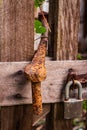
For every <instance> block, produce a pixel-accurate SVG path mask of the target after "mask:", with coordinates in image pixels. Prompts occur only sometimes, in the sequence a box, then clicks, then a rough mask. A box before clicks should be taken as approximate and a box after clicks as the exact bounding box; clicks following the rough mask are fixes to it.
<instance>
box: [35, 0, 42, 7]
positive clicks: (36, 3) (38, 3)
mask: <svg viewBox="0 0 87 130" xmlns="http://www.w3.org/2000/svg"><path fill="white" fill-rule="evenodd" d="M43 1H45V0H34V4H35V6H36V7H40V6H41V5H42V3H43Z"/></svg>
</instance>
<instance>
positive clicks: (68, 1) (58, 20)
mask: <svg viewBox="0 0 87 130" xmlns="http://www.w3.org/2000/svg"><path fill="white" fill-rule="evenodd" d="M49 3H50V16H49V18H50V19H49V21H50V27H51V34H50V38H49V39H50V41H49V44H50V46H51V48H52V52H53V54H52V56H53V59H56V60H75V59H76V58H77V53H78V30H79V0H75V1H74V0H55V1H54V0H50V1H49ZM63 113H64V107H63V103H56V104H52V107H51V111H50V114H49V115H48V118H47V121H48V123H47V130H48V129H49V130H63V129H64V130H72V129H73V128H72V120H64V116H63ZM49 124H50V128H49Z"/></svg>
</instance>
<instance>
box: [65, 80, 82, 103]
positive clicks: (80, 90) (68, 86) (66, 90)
mask: <svg viewBox="0 0 87 130" xmlns="http://www.w3.org/2000/svg"><path fill="white" fill-rule="evenodd" d="M72 84H73V81H69V82H68V83H67V84H66V87H65V100H68V99H69V90H70V87H71V85H72ZM74 84H75V85H77V86H78V98H79V99H82V85H81V83H80V82H79V81H78V80H74Z"/></svg>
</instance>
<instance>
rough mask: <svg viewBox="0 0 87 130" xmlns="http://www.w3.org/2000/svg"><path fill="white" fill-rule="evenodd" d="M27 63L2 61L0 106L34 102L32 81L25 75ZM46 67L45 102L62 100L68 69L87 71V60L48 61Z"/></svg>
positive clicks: (0, 69) (85, 96) (79, 72)
mask: <svg viewBox="0 0 87 130" xmlns="http://www.w3.org/2000/svg"><path fill="white" fill-rule="evenodd" d="M26 64H28V62H1V63H0V74H1V75H0V106H4V105H6V106H10V105H17V104H29V103H31V102H32V95H31V83H30V82H28V80H27V79H26V77H25V75H24V67H25V66H26ZM46 68H47V78H46V80H45V81H43V82H42V97H43V103H54V102H60V101H62V99H63V98H61V96H63V95H60V94H61V92H62V94H64V93H63V92H64V91H62V90H63V87H64V82H65V81H66V78H67V74H68V70H69V69H70V68H73V69H75V70H76V72H77V74H83V73H86V70H87V61H77V60H76V61H47V62H46ZM83 98H84V99H87V88H83Z"/></svg>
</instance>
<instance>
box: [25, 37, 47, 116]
mask: <svg viewBox="0 0 87 130" xmlns="http://www.w3.org/2000/svg"><path fill="white" fill-rule="evenodd" d="M46 49H47V38H42V39H41V42H40V44H39V47H38V50H37V52H36V53H35V55H34V57H33V59H32V62H31V63H30V64H28V65H27V66H26V67H25V74H26V76H27V78H28V79H29V80H31V85H32V102H33V111H34V114H37V115H39V114H41V113H42V96H41V81H43V80H45V78H46V68H45V55H46Z"/></svg>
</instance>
